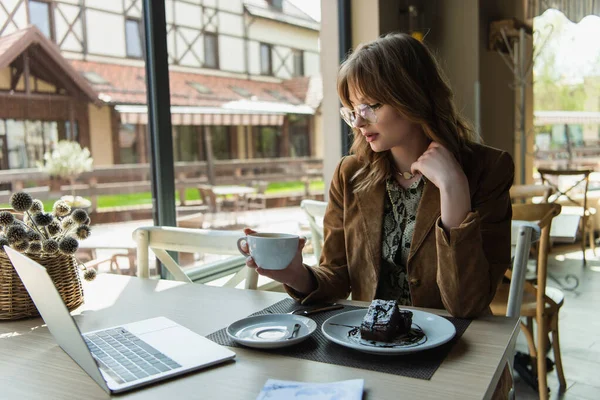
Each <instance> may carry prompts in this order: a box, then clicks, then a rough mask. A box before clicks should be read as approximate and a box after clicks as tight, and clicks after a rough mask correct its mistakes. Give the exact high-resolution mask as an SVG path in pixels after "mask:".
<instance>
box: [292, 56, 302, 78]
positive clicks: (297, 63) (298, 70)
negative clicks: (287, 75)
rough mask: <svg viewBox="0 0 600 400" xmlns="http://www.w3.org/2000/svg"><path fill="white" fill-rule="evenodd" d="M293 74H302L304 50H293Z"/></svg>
mask: <svg viewBox="0 0 600 400" xmlns="http://www.w3.org/2000/svg"><path fill="white" fill-rule="evenodd" d="M294 76H304V52H303V51H302V50H294Z"/></svg>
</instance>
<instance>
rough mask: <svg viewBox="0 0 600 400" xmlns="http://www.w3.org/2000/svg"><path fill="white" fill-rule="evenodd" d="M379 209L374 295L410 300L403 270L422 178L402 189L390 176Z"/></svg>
mask: <svg viewBox="0 0 600 400" xmlns="http://www.w3.org/2000/svg"><path fill="white" fill-rule="evenodd" d="M385 186H386V199H385V203H384V212H383V228H382V229H383V232H382V238H383V240H382V248H381V267H380V273H379V283H378V286H377V298H378V299H384V300H397V301H398V304H400V305H405V306H409V305H411V304H412V301H411V299H410V290H409V285H408V279H407V272H406V261H407V260H408V253H409V252H410V244H411V242H412V237H413V231H414V228H415V221H416V219H417V208H418V206H419V201H420V200H421V195H422V193H423V186H424V180H423V178H421V179H419V180H418V181H416V182H414V183H413V184H412V185H410V186H409V187H408V188H406V189H404V188H403V187H402V186H400V184H399V183H398V182H396V180H395V179H394V178H388V179H387V181H386V183H385Z"/></svg>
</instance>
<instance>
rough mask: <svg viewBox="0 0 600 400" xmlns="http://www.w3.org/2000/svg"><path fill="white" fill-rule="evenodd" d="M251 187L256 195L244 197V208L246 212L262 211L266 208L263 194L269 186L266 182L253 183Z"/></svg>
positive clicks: (265, 197) (265, 198) (265, 199)
mask: <svg viewBox="0 0 600 400" xmlns="http://www.w3.org/2000/svg"><path fill="white" fill-rule="evenodd" d="M252 186H253V187H254V188H255V189H256V193H254V194H249V195H248V196H246V202H247V203H246V208H247V209H248V210H264V209H266V208H267V196H266V195H265V192H266V191H267V187H268V186H269V182H267V181H253V182H252Z"/></svg>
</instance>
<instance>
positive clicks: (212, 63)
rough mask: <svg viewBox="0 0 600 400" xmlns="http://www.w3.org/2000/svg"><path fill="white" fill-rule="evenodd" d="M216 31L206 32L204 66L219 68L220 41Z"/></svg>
mask: <svg viewBox="0 0 600 400" xmlns="http://www.w3.org/2000/svg"><path fill="white" fill-rule="evenodd" d="M217 38H218V37H217V35H215V34H214V33H205V34H204V67H206V68H219V43H218V40H217Z"/></svg>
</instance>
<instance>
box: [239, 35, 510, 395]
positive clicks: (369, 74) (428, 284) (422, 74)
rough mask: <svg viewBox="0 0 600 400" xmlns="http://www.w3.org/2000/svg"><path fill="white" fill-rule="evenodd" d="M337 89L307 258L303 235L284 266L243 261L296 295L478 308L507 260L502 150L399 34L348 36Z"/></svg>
mask: <svg viewBox="0 0 600 400" xmlns="http://www.w3.org/2000/svg"><path fill="white" fill-rule="evenodd" d="M338 94H339V96H340V99H341V101H342V103H343V105H344V108H342V110H341V113H342V116H343V118H344V120H345V121H346V122H347V123H348V124H349V125H350V126H351V127H352V128H353V131H354V141H353V144H352V148H351V151H350V152H351V154H352V155H351V156H348V157H344V158H343V159H342V160H341V161H340V163H339V165H338V167H337V169H336V171H335V174H334V176H333V179H332V182H331V188H330V191H329V203H328V207H327V212H326V214H325V218H324V235H325V242H324V247H323V253H322V256H321V260H320V263H319V265H318V266H316V267H308V266H305V265H303V264H302V256H301V248H302V247H303V245H304V243H303V241H302V242H301V244H300V246H299V247H300V249H299V250H298V254H297V256H296V258H295V259H294V260H293V261H292V263H291V264H290V265H289V266H288V268H286V269H284V270H281V271H268V270H263V269H261V268H260V266H257V265H256V264H255V263H254V261H253V260H252V259H251V258H249V259H248V261H247V265H248V266H249V267H252V268H257V271H258V273H259V274H261V275H265V276H268V277H270V278H273V279H275V280H277V281H279V282H282V283H284V284H285V285H286V288H287V290H288V292H289V293H290V295H291V296H292V297H294V298H295V299H297V300H299V301H302V302H303V303H305V304H306V303H310V302H319V301H328V300H334V299H340V298H341V299H344V298H347V296H348V294H350V293H351V294H352V299H354V300H363V301H371V300H373V299H375V298H383V299H396V300H398V301H399V303H400V304H403V305H413V306H418V307H429V308H445V309H446V310H448V312H450V313H451V314H452V315H453V316H456V317H466V318H473V317H477V316H480V315H482V314H486V313H489V304H490V302H491V301H492V299H493V297H494V294H495V292H496V287H497V286H498V283H499V282H500V279H501V278H502V276H503V275H504V272H505V271H506V269H507V268H508V266H509V265H510V234H511V232H510V229H511V228H510V224H511V217H512V210H511V205H510V198H509V188H510V186H511V184H512V181H513V176H514V166H513V162H512V159H511V157H510V155H508V154H507V153H505V152H502V151H499V150H496V149H492V148H490V147H486V146H483V145H481V144H478V143H477V138H476V136H475V134H474V133H473V132H472V131H471V130H470V129H469V127H468V126H467V123H466V122H465V121H464V120H463V118H462V117H461V116H460V115H459V113H458V112H457V110H456V107H455V105H454V103H453V95H452V92H451V90H450V88H449V86H448V84H447V82H446V80H445V79H444V77H443V75H442V73H441V70H440V68H439V67H438V65H437V63H436V62H435V59H434V58H433V56H432V55H431V53H430V52H429V51H428V49H427V48H426V47H425V46H424V45H423V44H422V43H421V42H419V41H418V40H416V39H414V38H412V37H411V36H409V35H405V34H393V35H388V36H385V37H382V38H379V39H377V40H375V41H373V42H371V43H367V44H365V45H361V46H359V47H358V48H357V49H356V51H354V53H352V54H351V55H350V56H349V57H348V59H347V60H346V61H345V62H344V63H343V64H342V66H341V67H340V70H339V74H338ZM497 394H500V392H497Z"/></svg>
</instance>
